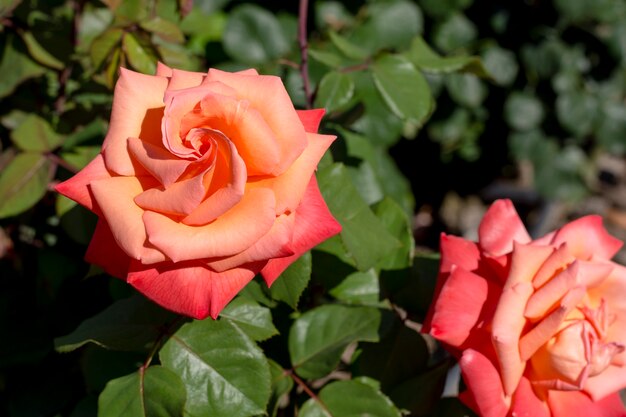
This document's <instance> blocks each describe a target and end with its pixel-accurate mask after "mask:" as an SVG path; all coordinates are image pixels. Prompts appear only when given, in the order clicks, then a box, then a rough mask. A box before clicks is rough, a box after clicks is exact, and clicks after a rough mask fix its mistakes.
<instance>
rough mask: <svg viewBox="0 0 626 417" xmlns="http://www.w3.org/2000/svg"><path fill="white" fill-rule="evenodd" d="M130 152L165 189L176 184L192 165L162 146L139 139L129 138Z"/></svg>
mask: <svg viewBox="0 0 626 417" xmlns="http://www.w3.org/2000/svg"><path fill="white" fill-rule="evenodd" d="M128 150H129V152H130V154H131V155H132V157H133V158H135V159H136V160H137V162H139V163H140V164H141V165H142V166H143V167H144V168H145V169H146V170H147V171H148V172H149V173H150V174H151V175H152V176H153V177H154V178H156V179H157V180H159V182H160V183H161V184H163V186H164V187H169V186H171V185H172V184H174V183H175V182H176V180H177V179H178V178H179V177H180V176H181V175H182V174H183V172H185V170H186V169H187V167H188V166H189V164H190V161H188V160H186V159H181V158H178V157H176V156H175V155H172V153H170V152H169V151H168V150H166V149H164V148H163V147H162V146H155V145H153V144H151V143H147V142H143V141H142V140H141V139H138V138H128Z"/></svg>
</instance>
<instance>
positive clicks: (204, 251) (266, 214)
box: [143, 188, 276, 262]
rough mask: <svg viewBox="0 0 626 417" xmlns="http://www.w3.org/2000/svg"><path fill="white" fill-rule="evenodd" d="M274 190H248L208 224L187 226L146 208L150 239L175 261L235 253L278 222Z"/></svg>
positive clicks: (146, 222) (145, 214) (256, 239)
mask: <svg viewBox="0 0 626 417" xmlns="http://www.w3.org/2000/svg"><path fill="white" fill-rule="evenodd" d="M274 205H275V200H274V193H272V191H271V190H268V189H263V188H258V189H252V190H248V191H246V193H245V194H244V196H243V198H242V199H241V201H240V202H239V203H238V204H237V205H235V206H234V207H233V208H232V209H230V210H229V211H228V212H226V213H225V214H224V215H223V216H220V217H219V218H217V219H216V220H215V221H214V222H212V223H210V224H207V225H205V226H197V227H196V226H187V225H185V224H182V223H177V222H176V221H174V220H172V219H170V218H168V217H166V216H164V215H162V214H159V213H154V212H151V211H146V212H145V213H144V215H143V222H144V223H145V226H146V231H147V234H148V239H149V240H150V242H151V243H152V244H153V245H154V246H156V247H157V248H159V249H160V250H162V251H163V253H165V254H166V255H167V256H168V257H169V258H170V259H172V260H173V261H174V262H179V261H185V260H193V259H205V258H214V257H220V256H231V255H235V254H237V253H239V252H242V251H244V250H246V249H248V248H249V247H250V246H252V245H253V244H254V243H255V242H256V241H258V240H259V239H260V238H261V237H263V235H265V234H266V233H267V232H268V231H269V230H270V229H271V227H272V225H273V224H274V220H275V218H276V215H275V208H274Z"/></svg>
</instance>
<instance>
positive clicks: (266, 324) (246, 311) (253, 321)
mask: <svg viewBox="0 0 626 417" xmlns="http://www.w3.org/2000/svg"><path fill="white" fill-rule="evenodd" d="M220 316H221V317H222V318H223V319H228V320H229V321H231V322H232V323H234V324H235V325H237V327H239V328H240V329H241V330H243V331H244V332H245V333H246V334H247V335H248V336H250V338H251V339H252V340H256V341H262V340H266V339H269V338H270V337H272V336H274V335H277V334H278V330H276V327H274V323H272V312H271V310H270V309H269V308H267V307H263V306H261V305H259V304H258V303H257V302H256V301H254V300H252V299H250V298H247V297H237V298H235V299H234V300H232V301H231V302H230V303H229V304H228V305H227V306H226V308H224V310H222V312H221V313H220Z"/></svg>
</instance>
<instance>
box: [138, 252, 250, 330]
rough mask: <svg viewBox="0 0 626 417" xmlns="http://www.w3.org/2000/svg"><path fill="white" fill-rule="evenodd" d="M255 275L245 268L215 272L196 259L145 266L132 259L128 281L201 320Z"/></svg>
mask: <svg viewBox="0 0 626 417" xmlns="http://www.w3.org/2000/svg"><path fill="white" fill-rule="evenodd" d="M254 275H255V272H254V271H252V270H249V269H246V268H237V269H231V270H229V271H226V272H222V273H219V274H218V273H216V272H213V271H211V270H210V269H208V267H206V266H204V265H202V264H200V263H197V262H185V263H182V264H174V263H170V262H166V263H162V264H156V265H152V266H150V267H146V266H144V265H142V264H140V263H139V262H136V261H133V263H132V264H131V271H130V273H129V274H128V283H129V284H131V285H132V286H133V287H135V288H137V290H139V291H140V292H142V293H143V294H145V295H146V296H147V297H148V298H150V299H152V300H153V301H155V302H156V303H158V304H160V305H162V306H163V307H165V308H167V309H169V310H172V311H174V312H177V313H180V314H185V315H187V316H191V317H194V318H196V319H204V318H206V317H207V316H209V315H211V316H212V317H213V318H215V317H217V315H218V314H219V312H220V311H221V310H222V309H223V308H224V306H225V305H226V304H227V303H228V302H229V301H230V300H231V299H232V298H233V297H234V296H235V295H236V294H237V292H238V291H239V290H241V289H242V288H243V287H244V286H245V285H246V284H247V283H248V282H250V280H252V278H254Z"/></svg>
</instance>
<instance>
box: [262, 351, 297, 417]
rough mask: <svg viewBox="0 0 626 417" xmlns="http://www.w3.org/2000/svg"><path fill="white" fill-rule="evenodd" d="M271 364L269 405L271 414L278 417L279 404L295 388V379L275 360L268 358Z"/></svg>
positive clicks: (268, 408)
mask: <svg viewBox="0 0 626 417" xmlns="http://www.w3.org/2000/svg"><path fill="white" fill-rule="evenodd" d="M268 362H269V364H270V373H271V375H272V396H271V398H270V403H269V405H268V406H267V410H268V411H269V415H270V416H271V417H276V414H277V413H278V406H279V405H280V401H281V399H282V398H283V397H284V396H286V395H288V394H289V393H290V392H291V390H292V389H293V379H292V378H291V377H290V376H289V375H288V374H287V373H286V372H285V370H284V369H283V368H282V367H281V366H280V365H279V364H277V363H276V362H274V361H273V360H271V359H270V360H268Z"/></svg>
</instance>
